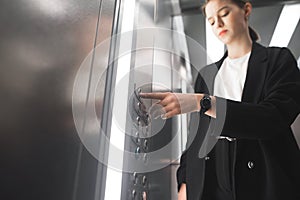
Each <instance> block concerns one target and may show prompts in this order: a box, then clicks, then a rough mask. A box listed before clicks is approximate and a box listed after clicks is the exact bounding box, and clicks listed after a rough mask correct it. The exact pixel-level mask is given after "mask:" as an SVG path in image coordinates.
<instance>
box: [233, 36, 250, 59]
mask: <svg viewBox="0 0 300 200" xmlns="http://www.w3.org/2000/svg"><path fill="white" fill-rule="evenodd" d="M227 49H228V57H229V58H233V59H234V58H239V57H242V56H243V55H245V54H247V53H249V52H250V51H251V49H252V40H251V38H250V36H249V35H248V36H245V38H240V39H239V40H235V41H234V42H231V43H230V44H227Z"/></svg>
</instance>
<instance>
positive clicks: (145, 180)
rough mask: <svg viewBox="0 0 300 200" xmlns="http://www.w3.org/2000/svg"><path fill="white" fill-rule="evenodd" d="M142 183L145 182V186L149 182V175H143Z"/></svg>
mask: <svg viewBox="0 0 300 200" xmlns="http://www.w3.org/2000/svg"><path fill="white" fill-rule="evenodd" d="M142 183H143V185H144V186H145V185H146V184H147V177H146V176H143V180H142Z"/></svg>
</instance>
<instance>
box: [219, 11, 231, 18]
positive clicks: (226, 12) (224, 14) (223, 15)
mask: <svg viewBox="0 0 300 200" xmlns="http://www.w3.org/2000/svg"><path fill="white" fill-rule="evenodd" d="M228 14H229V11H228V10H227V11H224V12H222V13H220V16H221V17H226V16H227V15H228Z"/></svg>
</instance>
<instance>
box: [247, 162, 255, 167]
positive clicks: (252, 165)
mask: <svg viewBox="0 0 300 200" xmlns="http://www.w3.org/2000/svg"><path fill="white" fill-rule="evenodd" d="M248 168H249V169H253V168H254V162H252V161H249V162H248Z"/></svg>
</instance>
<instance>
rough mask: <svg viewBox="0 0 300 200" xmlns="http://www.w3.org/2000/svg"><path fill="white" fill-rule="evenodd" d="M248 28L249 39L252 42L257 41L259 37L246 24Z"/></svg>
mask: <svg viewBox="0 0 300 200" xmlns="http://www.w3.org/2000/svg"><path fill="white" fill-rule="evenodd" d="M248 29H249V34H250V37H251V40H252V41H253V42H256V41H258V40H259V39H260V38H259V35H258V33H257V32H256V31H255V30H254V29H253V28H251V27H250V26H248Z"/></svg>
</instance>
